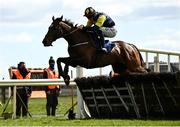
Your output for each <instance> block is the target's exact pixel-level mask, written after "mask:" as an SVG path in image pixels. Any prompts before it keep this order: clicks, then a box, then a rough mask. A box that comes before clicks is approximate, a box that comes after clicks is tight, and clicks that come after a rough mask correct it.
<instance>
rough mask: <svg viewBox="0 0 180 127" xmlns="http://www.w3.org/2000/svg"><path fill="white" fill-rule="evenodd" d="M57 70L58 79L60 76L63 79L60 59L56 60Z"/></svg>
mask: <svg viewBox="0 0 180 127" xmlns="http://www.w3.org/2000/svg"><path fill="white" fill-rule="evenodd" d="M57 68H58V73H59V75H58V77H59V78H60V76H62V77H63V78H64V71H63V69H62V66H61V61H60V58H58V59H57Z"/></svg>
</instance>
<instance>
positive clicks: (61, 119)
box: [0, 97, 180, 126]
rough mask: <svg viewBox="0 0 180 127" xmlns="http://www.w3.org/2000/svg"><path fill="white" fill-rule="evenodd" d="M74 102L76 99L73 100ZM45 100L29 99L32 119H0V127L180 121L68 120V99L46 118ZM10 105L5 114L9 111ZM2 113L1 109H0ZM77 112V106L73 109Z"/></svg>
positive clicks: (176, 123)
mask: <svg viewBox="0 0 180 127" xmlns="http://www.w3.org/2000/svg"><path fill="white" fill-rule="evenodd" d="M74 100H76V98H75V99H74ZM45 104H46V99H30V101H29V111H30V113H31V114H32V115H33V117H32V118H30V117H27V118H20V119H7V120H4V119H0V126H180V120H135V119H131V120H122V119H75V120H68V119H67V116H63V114H64V113H65V112H66V111H67V110H68V108H69V107H70V106H71V98H70V97H60V98H59V105H58V109H57V112H56V113H57V114H58V115H59V114H61V115H60V116H57V117H46V111H45ZM11 108H12V107H11V105H9V106H8V108H7V112H10V111H11ZM0 111H2V107H0ZM75 112H77V106H76V108H75ZM38 115H39V116H38Z"/></svg>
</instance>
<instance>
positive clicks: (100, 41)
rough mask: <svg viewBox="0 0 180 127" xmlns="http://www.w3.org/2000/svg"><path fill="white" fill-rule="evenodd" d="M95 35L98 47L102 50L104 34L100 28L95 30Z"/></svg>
mask: <svg viewBox="0 0 180 127" xmlns="http://www.w3.org/2000/svg"><path fill="white" fill-rule="evenodd" d="M97 36H98V41H99V46H100V47H99V48H100V49H101V50H102V48H104V35H103V33H102V31H101V30H97Z"/></svg>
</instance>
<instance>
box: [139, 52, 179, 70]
mask: <svg viewBox="0 0 180 127" xmlns="http://www.w3.org/2000/svg"><path fill="white" fill-rule="evenodd" d="M139 50H140V52H145V62H146V67H147V68H148V62H149V61H148V56H149V54H148V53H155V54H156V59H155V61H154V62H155V64H156V69H155V71H156V72H159V71H160V67H159V54H163V55H167V61H168V62H167V64H168V71H169V72H170V69H171V66H170V57H171V56H178V59H179V60H178V61H179V69H180V52H173V51H160V50H151V49H139Z"/></svg>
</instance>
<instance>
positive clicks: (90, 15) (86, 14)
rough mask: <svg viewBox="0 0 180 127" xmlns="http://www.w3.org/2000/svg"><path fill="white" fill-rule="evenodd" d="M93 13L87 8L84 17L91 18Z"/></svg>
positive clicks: (93, 11) (91, 9)
mask: <svg viewBox="0 0 180 127" xmlns="http://www.w3.org/2000/svg"><path fill="white" fill-rule="evenodd" d="M95 13H96V11H95V10H94V9H93V8H92V7H88V8H86V9H85V11H84V16H86V17H87V18H91V17H93V15H94V14H95Z"/></svg>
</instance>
